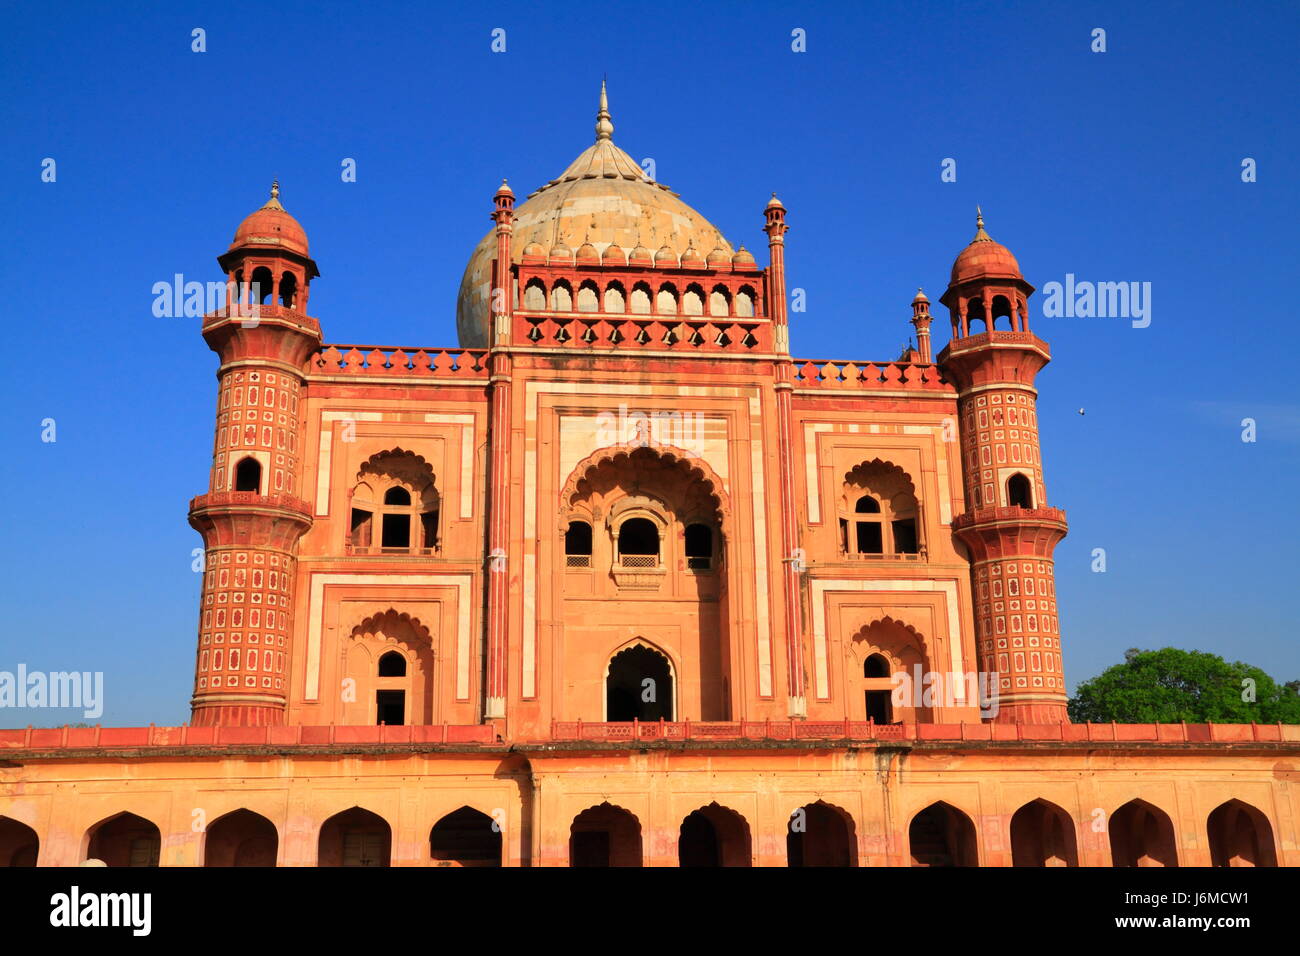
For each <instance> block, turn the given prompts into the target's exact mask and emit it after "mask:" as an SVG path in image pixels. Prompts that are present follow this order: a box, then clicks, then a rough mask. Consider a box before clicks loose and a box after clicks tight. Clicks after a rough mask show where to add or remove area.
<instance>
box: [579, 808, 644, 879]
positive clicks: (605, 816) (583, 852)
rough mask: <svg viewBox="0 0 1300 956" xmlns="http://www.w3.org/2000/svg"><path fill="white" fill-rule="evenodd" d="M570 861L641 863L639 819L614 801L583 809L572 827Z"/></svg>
mask: <svg viewBox="0 0 1300 956" xmlns="http://www.w3.org/2000/svg"><path fill="white" fill-rule="evenodd" d="M569 865H570V866H596V867H599V866H640V865H641V823H640V821H638V820H637V818H636V817H635V816H634V815H633V814H631V813H630V812H628V811H627V810H624V809H623V808H622V807H616V806H614V805H613V804H612V803H602V804H600V805H599V806H596V807H588V808H587V809H586V810H583V811H582V812H581V813H579V814H578V815H577V816H576V817H574V818H573V824H572V826H570V828H569Z"/></svg>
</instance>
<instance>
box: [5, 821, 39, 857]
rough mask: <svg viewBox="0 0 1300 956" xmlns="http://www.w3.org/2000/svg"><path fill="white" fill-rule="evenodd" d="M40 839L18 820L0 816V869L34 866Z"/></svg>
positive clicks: (33, 831)
mask: <svg viewBox="0 0 1300 956" xmlns="http://www.w3.org/2000/svg"><path fill="white" fill-rule="evenodd" d="M40 849H41V838H40V837H39V836H38V835H37V833H36V831H35V830H33V829H32V828H31V827H29V826H28V825H27V824H25V823H23V822H22V821H20V820H15V819H14V818H13V817H6V816H3V815H0V867H7V866H14V867H27V866H35V865H36V860H37V857H38V856H40Z"/></svg>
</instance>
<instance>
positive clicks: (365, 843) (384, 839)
mask: <svg viewBox="0 0 1300 956" xmlns="http://www.w3.org/2000/svg"><path fill="white" fill-rule="evenodd" d="M392 845H393V831H392V828H391V827H389V825H388V822H387V821H386V820H384V818H383V817H381V816H379V815H378V814H375V813H371V812H370V811H369V810H363V809H362V808H361V807H353V808H352V809H350V810H344V811H343V812H341V813H336V814H334V816H332V817H330V818H329V819H328V820H326V821H325V822H324V824H322V825H321V828H320V839H319V840H318V841H317V844H316V865H317V866H389V865H391V863H392Z"/></svg>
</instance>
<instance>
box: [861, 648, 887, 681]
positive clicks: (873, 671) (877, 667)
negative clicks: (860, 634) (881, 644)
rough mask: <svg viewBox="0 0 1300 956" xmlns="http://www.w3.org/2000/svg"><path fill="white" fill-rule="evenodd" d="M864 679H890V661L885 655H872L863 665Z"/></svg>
mask: <svg viewBox="0 0 1300 956" xmlns="http://www.w3.org/2000/svg"><path fill="white" fill-rule="evenodd" d="M862 676H863V677H888V676H889V661H887V660H885V657H884V655H883V654H872V655H871V656H870V657H868V658H867V659H866V661H864V662H863V664H862Z"/></svg>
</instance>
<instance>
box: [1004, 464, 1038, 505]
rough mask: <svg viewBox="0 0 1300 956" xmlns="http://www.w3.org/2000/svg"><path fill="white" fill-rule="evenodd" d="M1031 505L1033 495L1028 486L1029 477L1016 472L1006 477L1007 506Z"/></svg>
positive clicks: (1032, 503)
mask: <svg viewBox="0 0 1300 956" xmlns="http://www.w3.org/2000/svg"><path fill="white" fill-rule="evenodd" d="M1033 506H1034V496H1033V492H1032V491H1031V490H1030V487H1029V479H1028V478H1026V477H1025V476H1024V475H1022V474H1021V473H1020V472H1016V473H1015V474H1014V475H1012V476H1011V477H1010V478H1008V479H1007V507H1008V508H1032V507H1033Z"/></svg>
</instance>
